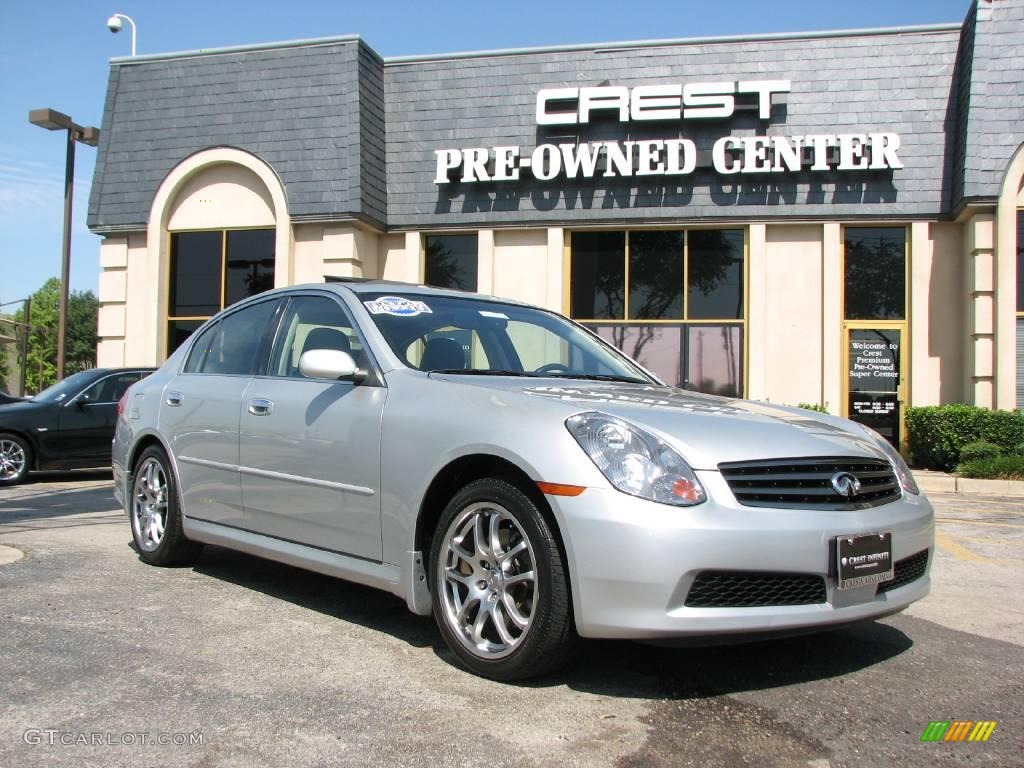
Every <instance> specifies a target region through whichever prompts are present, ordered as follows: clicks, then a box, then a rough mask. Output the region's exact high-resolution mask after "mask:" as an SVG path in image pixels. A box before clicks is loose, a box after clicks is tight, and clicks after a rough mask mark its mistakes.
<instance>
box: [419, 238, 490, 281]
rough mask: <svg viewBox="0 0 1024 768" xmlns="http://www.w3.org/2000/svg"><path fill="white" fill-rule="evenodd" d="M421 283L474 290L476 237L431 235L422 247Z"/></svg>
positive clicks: (475, 278)
mask: <svg viewBox="0 0 1024 768" xmlns="http://www.w3.org/2000/svg"><path fill="white" fill-rule="evenodd" d="M423 262H424V263H423V282H424V283H426V284H427V285H433V286H436V287H437V288H453V289H455V290H459V291H476V287H477V242H476V235H436V236H434V235H432V236H430V237H427V238H426V242H425V244H424V259H423Z"/></svg>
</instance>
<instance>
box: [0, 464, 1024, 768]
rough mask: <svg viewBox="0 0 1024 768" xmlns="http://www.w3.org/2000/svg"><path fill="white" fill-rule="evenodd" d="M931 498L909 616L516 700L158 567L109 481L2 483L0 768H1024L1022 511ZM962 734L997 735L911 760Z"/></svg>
mask: <svg viewBox="0 0 1024 768" xmlns="http://www.w3.org/2000/svg"><path fill="white" fill-rule="evenodd" d="M933 502H934V503H935V506H936V511H937V515H938V518H939V521H938V536H937V545H938V546H937V556H936V559H935V562H934V566H933V588H932V594H931V595H930V596H929V597H928V598H927V599H926V600H924V601H922V602H921V603H918V604H916V605H915V606H913V607H912V608H911V609H910V610H909V611H907V612H905V613H903V614H901V615H898V616H895V617H891V618H888V619H885V620H883V621H879V622H874V623H870V624H865V625H860V626H857V627H853V628H848V629H844V630H839V631H834V632H830V633H827V634H823V635H817V636H810V637H802V638H793V639H787V640H776V641H771V642H765V643H760V644H755V645H747V646H734V647H729V648H700V649H663V648H652V647H648V646H643V645H639V644H633V643H621V642H619V643H612V642H584V643H582V644H581V645H580V647H579V651H578V655H577V658H576V659H575V660H574V662H573V664H572V665H571V666H570V668H569V669H568V670H567V671H565V672H564V673H562V674H560V675H557V676H555V677H552V678H549V679H545V680H541V681H538V682H534V683H531V684H528V685H507V684H499V683H493V682H489V681H485V680H481V679H479V678H476V677H473V676H472V675H469V674H468V673H465V672H463V671H461V670H460V669H458V668H456V667H455V666H453V662H452V659H451V657H450V654H449V653H448V652H447V650H446V649H445V648H444V646H443V644H442V642H441V639H440V636H439V635H438V633H437V631H436V630H435V628H434V625H433V623H432V621H431V620H429V619H423V618H418V617H415V616H413V615H411V614H410V613H408V612H407V610H406V608H405V606H404V604H403V603H402V602H400V601H399V600H398V599H396V598H394V597H392V596H390V595H387V594H384V593H379V592H376V591H373V590H370V589H367V588H363V587H359V586H356V585H352V584H348V583H345V582H341V581H337V580H334V579H330V578H327V577H323V576H319V575H316V574H310V573H306V572H303V571H299V570H296V569H293V568H289V567H286V566H281V565H277V564H274V563H270V562H266V561H262V560H259V559H256V558H253V557H249V556H245V555H241V554H235V553H232V552H228V551H226V550H222V549H217V548H207V549H206V550H205V551H204V554H203V556H202V558H201V559H200V561H199V563H198V564H197V565H196V566H194V567H191V568H176V569H157V568H151V567H148V566H145V565H143V564H142V563H141V562H140V561H139V560H138V558H137V556H136V554H135V552H134V551H133V550H132V548H131V546H130V540H131V537H130V534H129V530H128V524H127V520H126V518H125V517H124V515H123V513H122V512H120V511H119V510H118V509H117V507H116V503H115V501H114V499H113V496H112V493H111V489H110V476H109V473H105V474H104V473H91V474H84V475H82V474H78V475H73V476H71V475H42V476H37V477H36V478H35V479H34V481H33V482H31V483H29V484H27V485H24V486H20V487H17V488H7V489H0V621H2V623H3V631H2V633H0V713H2V716H0V765H3V766H63V765H68V766H71V765H75V766H104V767H105V768H107V767H112V766H143V765H147V766H282V765H297V766H314V765H342V766H348V765H351V766H364V765H388V766H391V765H410V766H412V765H415V766H425V765H429V766H448V765H451V766H456V765H458V766H538V767H541V766H544V767H546V766H588V767H589V766H690V765H692V766H743V765H759V766H809V767H810V768H835V767H837V766H888V765H900V766H917V765H920V766H943V765H972V766H985V765H992V766H1011V765H1024V761H1022V760H1024V759H1022V757H1021V755H1022V754H1024V737H1022V733H1024V664H1022V661H1024V654H1022V645H1024V600H1021V598H1020V584H1021V582H1022V580H1024V546H1022V545H1024V503H1022V501H1021V500H1020V499H1016V500H1011V499H983V498H978V497H974V498H964V497H959V496H942V495H936V496H933ZM8 548H14V549H15V550H17V552H15V551H12V550H10V549H8ZM18 552H21V553H24V556H23V557H20V559H17V560H14V561H13V562H9V561H10V560H12V559H13V558H15V557H17V556H18ZM957 719H959V720H974V721H978V720H995V721H998V725H997V727H996V728H995V730H994V732H993V733H992V736H991V738H990V739H989V740H988V741H987V742H984V743H967V742H964V743H922V742H921V741H920V740H919V739H920V736H921V733H922V731H923V730H924V728H925V727H926V726H927V725H928V723H929V721H932V720H957ZM157 741H166V742H169V743H166V744H160V743H156V742H157ZM198 742H201V743H198Z"/></svg>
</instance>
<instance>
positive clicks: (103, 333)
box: [96, 232, 158, 368]
mask: <svg viewBox="0 0 1024 768" xmlns="http://www.w3.org/2000/svg"><path fill="white" fill-rule="evenodd" d="M155 271H156V270H155V267H154V265H153V264H152V263H151V262H150V260H149V259H148V258H147V250H146V233H145V232H132V233H130V234H124V235H117V236H112V237H106V238H104V239H103V241H102V242H101V243H100V277H99V294H98V298H99V301H100V309H99V317H98V321H97V327H96V330H97V335H98V336H99V343H98V344H97V347H96V365H97V366H99V367H115V368H116V367H120V366H123V365H147V364H149V362H148V361H149V360H150V359H151V354H152V348H153V347H154V346H155V342H154V338H155V336H156V334H157V333H158V329H157V327H156V322H155V317H154V316H153V314H152V313H151V312H150V311H149V306H148V302H149V301H150V294H151V293H152V288H151V286H152V281H154V280H155V275H154V273H155Z"/></svg>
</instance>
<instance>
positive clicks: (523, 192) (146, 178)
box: [88, 0, 1024, 232]
mask: <svg viewBox="0 0 1024 768" xmlns="http://www.w3.org/2000/svg"><path fill="white" fill-rule="evenodd" d="M981 3H982V4H981V7H980V8H979V9H978V10H977V12H976V13H975V10H974V7H973V6H972V9H971V12H970V13H969V14H968V19H967V22H966V23H965V25H964V27H963V28H960V27H958V26H952V25H942V26H935V27H930V28H921V29H914V28H911V29H905V30H869V31H854V32H849V33H828V34H825V35H814V34H807V35H793V36H788V37H787V36H776V35H770V36H759V37H752V38H745V39H729V40H717V39H715V40H710V39H709V40H695V41H676V42H672V41H662V42H653V43H643V44H615V45H612V46H605V45H594V46H572V47H567V48H564V49H536V50H526V51H518V52H483V53H479V54H453V55H452V56H451V57H418V58H417V57H406V58H396V59H388V60H382V59H381V58H380V57H379V56H377V54H376V53H375V52H374V51H373V50H372V49H371V48H370V47H369V46H368V45H366V43H364V42H363V41H362V40H360V39H359V38H358V37H346V38H336V39H333V40H319V41H308V42H298V43H290V44H289V43H282V44H280V45H278V46H255V47H252V48H242V49H225V50H216V51H213V52H208V53H189V54H180V55H162V56H152V57H138V58H136V59H119V60H115V61H114V62H112V65H111V73H110V82H109V86H108V91H107V99H106V106H105V110H104V118H103V126H102V127H103V131H102V134H101V141H100V147H99V155H98V159H97V165H96V172H95V176H94V181H93V188H92V195H91V198H90V204H89V217H88V223H89V226H90V227H91V228H92V229H93V230H95V231H98V232H111V231H117V230H122V229H131V228H144V227H145V224H146V219H147V217H148V212H149V206H150V204H151V202H152V199H153V195H154V194H155V192H156V189H157V186H158V185H159V183H160V181H161V180H162V179H163V178H164V177H165V176H166V174H167V173H168V172H169V171H170V170H171V169H172V168H173V167H174V166H175V165H176V164H177V163H179V162H180V161H181V160H183V159H184V158H186V157H187V156H188V155H190V154H192V153H194V152H196V151H198V150H201V149H205V148H207V147H212V146H220V145H226V146H233V147H238V148H241V149H244V150H247V151H250V152H252V153H254V154H256V155H258V156H259V157H261V158H263V159H264V160H265V161H266V162H267V163H269V164H270V165H271V166H272V167H273V168H274V170H275V171H276V172H277V173H278V175H279V176H280V178H281V181H282V182H283V184H284V187H285V194H286V197H287V200H288V207H289V212H290V214H291V215H292V217H293V219H294V220H297V221H298V220H317V219H325V220H328V219H334V220H337V219H358V220H363V221H366V222H368V223H370V224H372V225H374V226H377V227H380V228H388V229H393V230H401V229H431V228H457V227H467V226H480V225H488V226H501V225H502V224H506V225H513V224H517V225H521V224H529V223H536V224H575V223H581V222H595V223H600V222H624V221H638V222H639V221H642V222H679V221H692V220H697V221H699V220H723V219H736V220H755V219H765V218H776V217H793V218H800V219H813V218H824V219H832V218H836V217H843V218H847V217H886V218H889V217H892V218H899V219H907V218H916V217H936V216H949V215H952V213H953V212H954V210H955V208H956V206H957V205H958V203H959V202H960V198H961V197H969V198H978V197H985V196H993V195H995V194H997V191H998V185H999V182H1000V180H1001V175H1002V174H1001V171H1002V169H1004V168H1005V166H1006V164H1007V163H1008V162H1009V159H1010V156H1011V154H1012V152H1013V151H1014V149H1015V148H1016V147H1017V146H1018V145H1019V144H1020V142H1021V141H1022V139H1024V137H1022V134H1021V130H1022V127H1024V99H1022V98H1021V97H1022V95H1024V91H1022V89H1024V72H1022V71H1021V70H1022V62H1024V52H1021V51H1019V50H1018V49H1019V48H1020V46H1014V42H1015V41H1019V40H1021V39H1024V0H995V2H988V0H981ZM739 79H790V80H791V81H792V92H791V93H789V94H787V95H784V96H782V97H778V98H777V99H776V107H775V109H774V110H773V114H772V119H771V121H769V122H768V123H767V124H766V123H764V122H760V121H758V120H756V119H755V116H754V115H751V114H745V115H739V114H737V115H736V116H734V117H733V118H732V119H730V120H729V121H728V122H727V123H724V124H722V123H720V124H717V125H714V124H706V123H701V124H698V123H683V124H671V125H666V124H659V125H657V126H655V127H654V128H652V127H644V126H640V125H637V124H632V125H630V126H629V127H628V128H623V127H622V126H620V125H618V124H611V123H604V124H603V125H594V126H591V127H590V128H589V129H585V130H584V131H582V132H581V133H579V134H575V133H574V132H571V131H569V132H567V131H566V130H564V129H555V128H543V127H539V126H537V125H536V123H535V120H534V110H535V99H536V93H537V90H538V89H540V88H543V87H558V86H563V85H572V86H575V85H598V84H602V83H604V82H605V81H607V82H609V83H613V84H616V85H626V86H633V85H640V84H656V83H686V82H693V81H729V80H739ZM766 130H767V133H769V134H777V135H785V136H789V135H802V134H806V133H844V132H865V133H866V132H871V131H889V132H895V133H899V134H900V135H901V139H902V146H901V148H900V150H899V155H900V158H901V159H902V161H903V163H904V166H905V167H904V168H903V169H902V170H895V171H892V172H877V171H876V172H869V173H866V174H859V175H854V174H841V173H838V172H830V173H826V174H821V175H815V176H811V175H810V174H809V173H802V174H790V175H785V176H778V175H771V176H765V177H757V178H751V177H742V178H741V177H721V176H717V177H716V176H714V175H713V174H712V173H711V171H710V169H704V170H702V169H700V168H698V170H697V171H696V172H695V174H694V175H693V176H692V177H686V178H683V179H682V180H681V181H680V180H679V179H674V180H672V182H674V183H668V184H666V183H664V182H665V178H664V177H646V178H644V177H639V178H638V177H634V178H627V179H620V178H616V179H603V178H602V179H598V180H596V181H589V182H582V183H580V182H573V181H566V180H564V179H563V180H561V181H552V182H540V181H535V180H533V179H532V178H530V177H524V178H523V179H522V180H520V181H519V182H515V183H511V184H510V183H505V184H499V183H483V184H472V185H470V184H449V185H440V186H439V185H435V184H434V181H433V180H434V171H435V156H434V151H435V150H437V149H444V148H465V147H492V146H496V145H507V144H512V145H519V146H521V147H522V148H523V150H524V153H529V151H531V150H532V148H533V147H535V146H537V145H538V144H541V143H547V142H553V143H560V142H564V141H575V140H576V139H579V140H581V141H588V140H601V139H604V138H618V139H626V138H672V137H674V136H685V137H689V138H693V139H694V140H695V141H696V142H697V144H698V147H700V148H702V149H704V150H706V149H707V148H709V147H710V145H711V143H712V142H713V141H714V139H715V138H716V137H718V136H721V135H725V134H732V135H754V134H757V133H764V132H765V131H766ZM961 159H962V162H960V160H961ZM651 179H653V181H651Z"/></svg>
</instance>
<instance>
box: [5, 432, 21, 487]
mask: <svg viewBox="0 0 1024 768" xmlns="http://www.w3.org/2000/svg"><path fill="white" fill-rule="evenodd" d="M25 461H26V457H25V449H24V448H22V447H21V446H20V445H19V444H18V443H16V442H14V441H13V440H0V479H3V480H13V479H14V478H16V477H18V476H20V475H21V474H22V473H23V472H24V471H25Z"/></svg>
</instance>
